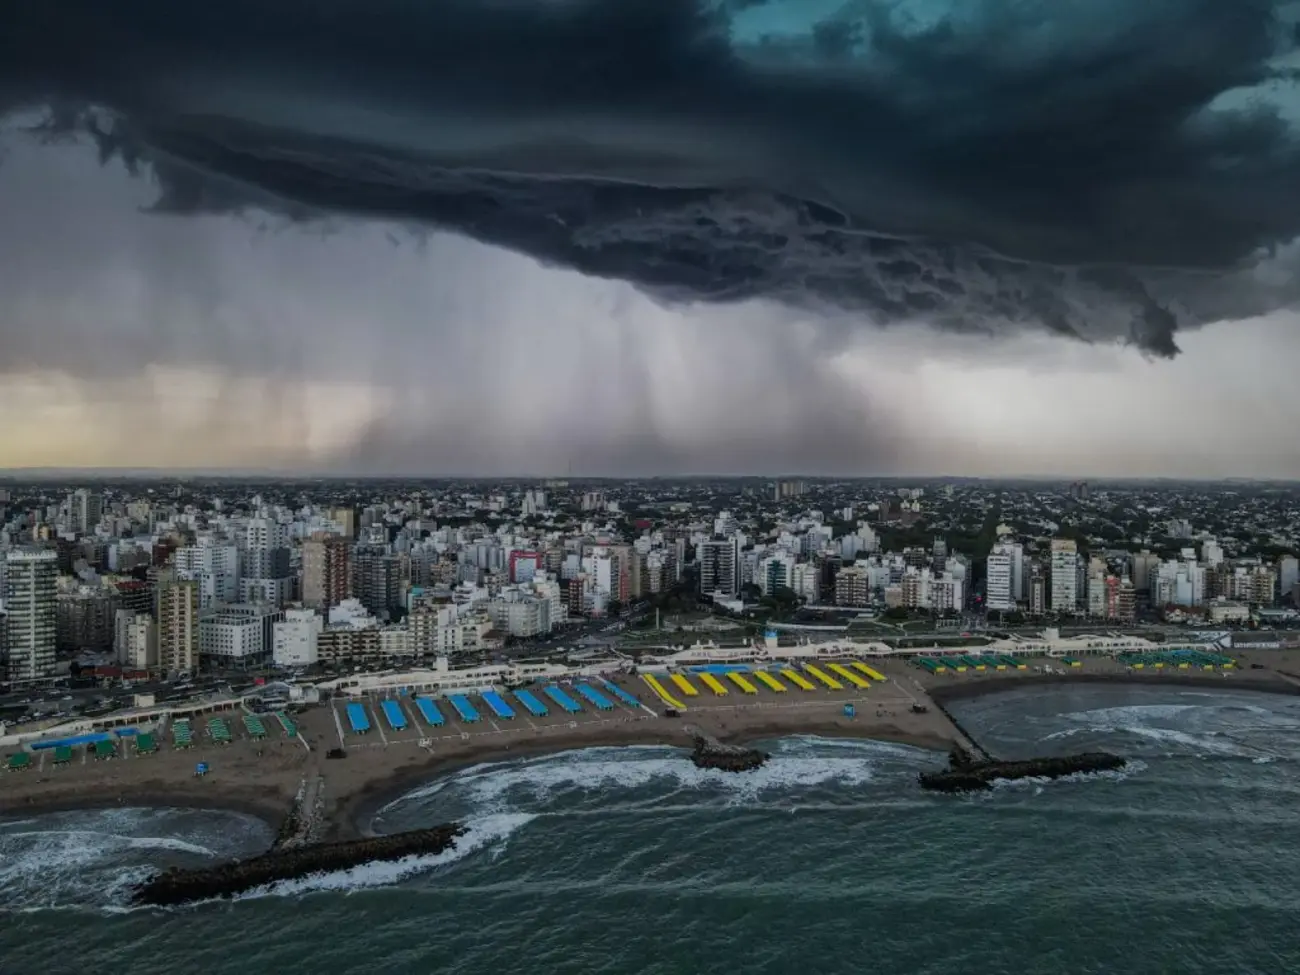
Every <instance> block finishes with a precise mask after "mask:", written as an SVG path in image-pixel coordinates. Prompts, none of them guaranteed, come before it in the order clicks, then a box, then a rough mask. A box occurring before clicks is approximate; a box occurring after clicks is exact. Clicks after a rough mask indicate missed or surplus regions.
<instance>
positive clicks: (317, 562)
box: [302, 532, 352, 610]
mask: <svg viewBox="0 0 1300 975" xmlns="http://www.w3.org/2000/svg"><path fill="white" fill-rule="evenodd" d="M351 595H352V547H351V543H349V542H348V540H347V539H346V538H343V537H342V536H339V535H329V534H325V533H323V532H318V533H316V534H315V535H313V536H312V537H311V538H310V539H308V540H307V541H305V542H303V545H302V601H303V603H304V604H305V605H307V606H310V607H311V608H313V609H320V610H325V609H329V608H330V607H331V606H337V605H338V604H339V603H341V602H343V600H345V599H347V598H348V597H349V596H351Z"/></svg>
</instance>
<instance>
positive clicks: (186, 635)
mask: <svg viewBox="0 0 1300 975" xmlns="http://www.w3.org/2000/svg"><path fill="white" fill-rule="evenodd" d="M198 663H199V584H198V583H197V582H195V581H194V580H192V579H174V578H170V579H167V580H166V581H163V580H159V583H158V666H159V667H160V668H161V669H162V670H163V671H164V672H165V673H168V674H188V673H192V672H193V671H194V670H195V669H196V668H197V667H198Z"/></svg>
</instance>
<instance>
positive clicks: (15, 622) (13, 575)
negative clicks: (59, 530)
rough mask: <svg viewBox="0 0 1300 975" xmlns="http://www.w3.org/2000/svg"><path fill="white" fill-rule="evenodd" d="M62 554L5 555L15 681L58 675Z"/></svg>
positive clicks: (9, 644) (7, 637)
mask: <svg viewBox="0 0 1300 975" xmlns="http://www.w3.org/2000/svg"><path fill="white" fill-rule="evenodd" d="M58 583H59V557H58V555H57V553H55V552H54V551H52V550H50V549H14V550H13V551H10V552H8V553H6V555H5V577H4V605H5V612H6V616H5V643H6V645H7V647H8V654H9V665H8V676H9V680H10V682H11V683H14V684H24V683H31V682H34V681H40V680H47V679H49V678H52V677H54V676H56V674H57V667H58V662H57V658H56V653H55V651H56V649H57V645H58V644H57V641H58Z"/></svg>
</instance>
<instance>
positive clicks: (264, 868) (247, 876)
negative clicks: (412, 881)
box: [132, 823, 465, 906]
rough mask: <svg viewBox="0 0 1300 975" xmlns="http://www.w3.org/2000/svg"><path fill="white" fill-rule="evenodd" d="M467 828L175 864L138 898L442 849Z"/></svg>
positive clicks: (233, 887) (235, 888) (187, 897)
mask: <svg viewBox="0 0 1300 975" xmlns="http://www.w3.org/2000/svg"><path fill="white" fill-rule="evenodd" d="M464 832H465V827H464V826H463V825H461V824H460V823H448V824H447V825H445V826H437V827H434V828H433V829H420V830H412V831H411V832H407V833H394V834H393V835H391V836H375V837H369V838H367V839H361V840H350V841H347V842H343V843H316V844H312V845H309V846H294V847H287V848H281V849H273V850H272V851H271V852H270V853H265V854H263V855H262V856H259V857H254V858H253V859H251V860H234V861H232V862H230V863H223V864H220V865H219V866H215V867H200V868H197V869H181V868H175V869H172V870H166V871H164V872H162V873H160V874H157V875H156V876H154V877H151V878H150V879H149V880H146V881H145V882H144V883H142V884H140V885H139V886H138V887H136V889H135V892H134V895H133V897H132V900H133V902H134V903H136V904H142V905H143V904H149V905H157V906H171V905H175V904H186V903H190V902H192V901H199V900H208V899H210V898H214V897H229V896H231V895H233V894H238V893H242V892H243V891H246V890H252V889H253V888H255V887H261V886H264V885H266V884H271V883H275V882H277V881H281V880H294V879H297V878H299V877H307V876H310V875H311V874H314V873H326V872H328V871H331V870H346V869H348V868H349V867H355V866H358V865H360V864H363V863H373V862H375V861H382V860H400V859H401V858H402V857H407V856H424V855H429V854H435V853H441V852H443V851H444V850H447V849H450V848H451V847H453V846H455V845H456V837H458V836H460V835H461V834H462V833H464Z"/></svg>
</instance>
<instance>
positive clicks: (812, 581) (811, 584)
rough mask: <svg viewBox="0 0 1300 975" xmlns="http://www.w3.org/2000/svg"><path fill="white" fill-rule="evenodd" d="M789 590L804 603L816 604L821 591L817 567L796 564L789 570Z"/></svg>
mask: <svg viewBox="0 0 1300 975" xmlns="http://www.w3.org/2000/svg"><path fill="white" fill-rule="evenodd" d="M790 588H791V589H793V590H794V592H795V595H796V596H798V597H799V598H800V599H802V600H804V602H808V603H815V602H817V599H818V597H819V596H820V589H821V585H820V580H819V578H818V572H817V566H815V565H810V564H808V563H806V562H803V563H798V564H796V565H795V567H794V568H793V569H791V570H790Z"/></svg>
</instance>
